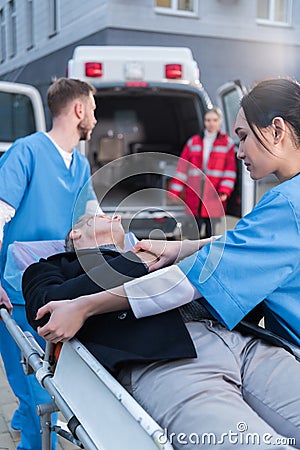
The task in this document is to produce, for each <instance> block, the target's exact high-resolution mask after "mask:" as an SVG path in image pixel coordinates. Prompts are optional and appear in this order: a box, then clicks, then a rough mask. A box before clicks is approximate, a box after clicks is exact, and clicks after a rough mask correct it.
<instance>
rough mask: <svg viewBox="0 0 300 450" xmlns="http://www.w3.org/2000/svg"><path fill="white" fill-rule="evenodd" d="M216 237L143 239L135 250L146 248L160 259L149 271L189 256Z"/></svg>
mask: <svg viewBox="0 0 300 450" xmlns="http://www.w3.org/2000/svg"><path fill="white" fill-rule="evenodd" d="M214 239H215V237H211V238H207V239H199V240H188V239H186V240H184V241H162V240H161V241H160V240H155V239H154V240H145V239H143V240H141V241H140V242H138V243H137V244H136V245H135V246H134V247H133V251H134V252H135V253H136V252H138V251H139V250H146V251H148V252H152V253H154V254H155V255H156V256H157V258H158V261H157V263H154V264H153V265H152V266H151V267H150V268H149V271H150V272H152V271H154V270H157V269H161V268H162V267H166V266H169V265H171V264H173V263H175V262H178V261H180V260H181V259H184V258H186V257H187V256H190V255H192V254H193V253H195V252H197V251H198V250H200V248H202V247H204V245H206V244H209V243H210V242H212V241H213V240H214Z"/></svg>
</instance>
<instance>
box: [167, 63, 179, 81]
mask: <svg viewBox="0 0 300 450" xmlns="http://www.w3.org/2000/svg"><path fill="white" fill-rule="evenodd" d="M165 76H166V78H169V79H172V80H178V79H180V78H182V65H181V64H166V65H165Z"/></svg>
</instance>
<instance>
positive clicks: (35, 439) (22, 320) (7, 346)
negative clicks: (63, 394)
mask: <svg viewBox="0 0 300 450" xmlns="http://www.w3.org/2000/svg"><path fill="white" fill-rule="evenodd" d="M12 317H13V319H14V320H15V321H16V322H17V324H18V325H19V326H20V327H21V328H22V330H23V331H30V332H31V333H32V334H33V336H34V338H35V339H36V340H37V341H38V342H39V345H41V346H44V340H43V339H41V338H40V337H39V336H38V334H37V333H36V332H35V331H34V330H33V329H32V328H31V327H30V325H29V324H28V322H27V320H26V313H25V306H24V305H14V307H13V315H12ZM0 351H1V356H2V359H3V363H4V366H5V371H6V375H7V379H8V382H9V384H10V386H11V388H12V390H13V392H14V394H15V395H16V397H17V398H18V399H19V403H20V405H19V408H18V409H17V410H16V412H15V414H14V417H13V420H12V423H11V425H12V427H13V428H15V429H19V430H20V433H21V442H20V443H19V445H18V447H17V449H18V450H42V438H41V433H40V429H41V426H40V418H39V416H38V415H37V413H36V405H38V404H41V403H45V402H49V401H51V397H50V395H49V394H48V392H47V391H46V390H45V389H44V388H42V386H41V385H40V384H39V382H38V381H37V379H36V377H35V375H34V374H32V375H25V373H24V371H23V368H22V366H21V364H20V360H21V351H20V349H19V347H18V346H17V345H16V343H15V341H14V340H13V338H12V337H11V335H10V333H9V332H8V331H7V328H6V326H5V325H4V323H3V322H0ZM52 416H53V419H54V420H55V419H56V416H57V413H55V414H53V415H52ZM56 447H57V435H56V434H55V433H52V449H53V450H54V449H55V448H56Z"/></svg>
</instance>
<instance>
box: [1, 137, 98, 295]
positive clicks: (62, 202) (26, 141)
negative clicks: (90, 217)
mask: <svg viewBox="0 0 300 450" xmlns="http://www.w3.org/2000/svg"><path fill="white" fill-rule="evenodd" d="M0 198H1V200H3V201H5V202H6V203H8V204H9V205H11V206H12V207H13V208H15V210H16V213H15V216H14V217H13V219H12V220H11V221H10V222H8V223H7V224H6V225H5V227H4V238H3V244H2V252H1V273H2V274H3V269H4V266H5V262H6V254H7V249H8V245H9V244H10V243H12V242H14V241H16V240H18V241H39V240H57V239H64V238H65V235H66V234H67V232H68V230H69V229H70V228H71V225H72V220H73V221H74V220H76V219H77V218H78V217H79V216H80V215H81V214H84V212H85V207H86V202H87V201H88V200H92V199H95V198H96V196H95V193H94V191H93V189H92V186H91V181H90V167H89V163H88V160H87V159H86V157H85V156H83V155H81V154H80V153H79V152H78V150H77V149H74V151H73V158H72V162H71V165H70V168H69V169H68V168H67V167H66V165H65V162H64V160H63V158H62V156H61V155H60V153H59V152H58V151H57V149H56V147H55V146H54V144H53V143H52V141H51V140H50V139H49V138H48V137H47V135H45V134H44V133H41V132H38V133H34V134H32V135H30V136H27V137H25V138H22V139H18V140H17V141H16V142H15V143H14V144H13V146H12V147H11V148H10V149H9V150H8V151H7V152H6V153H5V154H4V155H3V156H2V157H1V158H0ZM74 211H76V217H73V214H74ZM14 303H16V302H15V301H14ZM17 303H19V302H17Z"/></svg>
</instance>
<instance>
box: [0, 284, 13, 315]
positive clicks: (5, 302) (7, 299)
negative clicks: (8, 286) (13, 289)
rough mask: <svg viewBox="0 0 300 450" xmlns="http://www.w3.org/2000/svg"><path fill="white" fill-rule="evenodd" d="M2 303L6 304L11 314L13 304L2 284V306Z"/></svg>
mask: <svg viewBox="0 0 300 450" xmlns="http://www.w3.org/2000/svg"><path fill="white" fill-rule="evenodd" d="M2 305H3V306H5V308H6V309H7V311H8V312H9V314H11V312H12V308H13V306H12V304H11V303H10V300H9V298H8V295H7V293H6V292H5V290H4V289H3V287H2V286H1V284H0V306H2Z"/></svg>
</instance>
